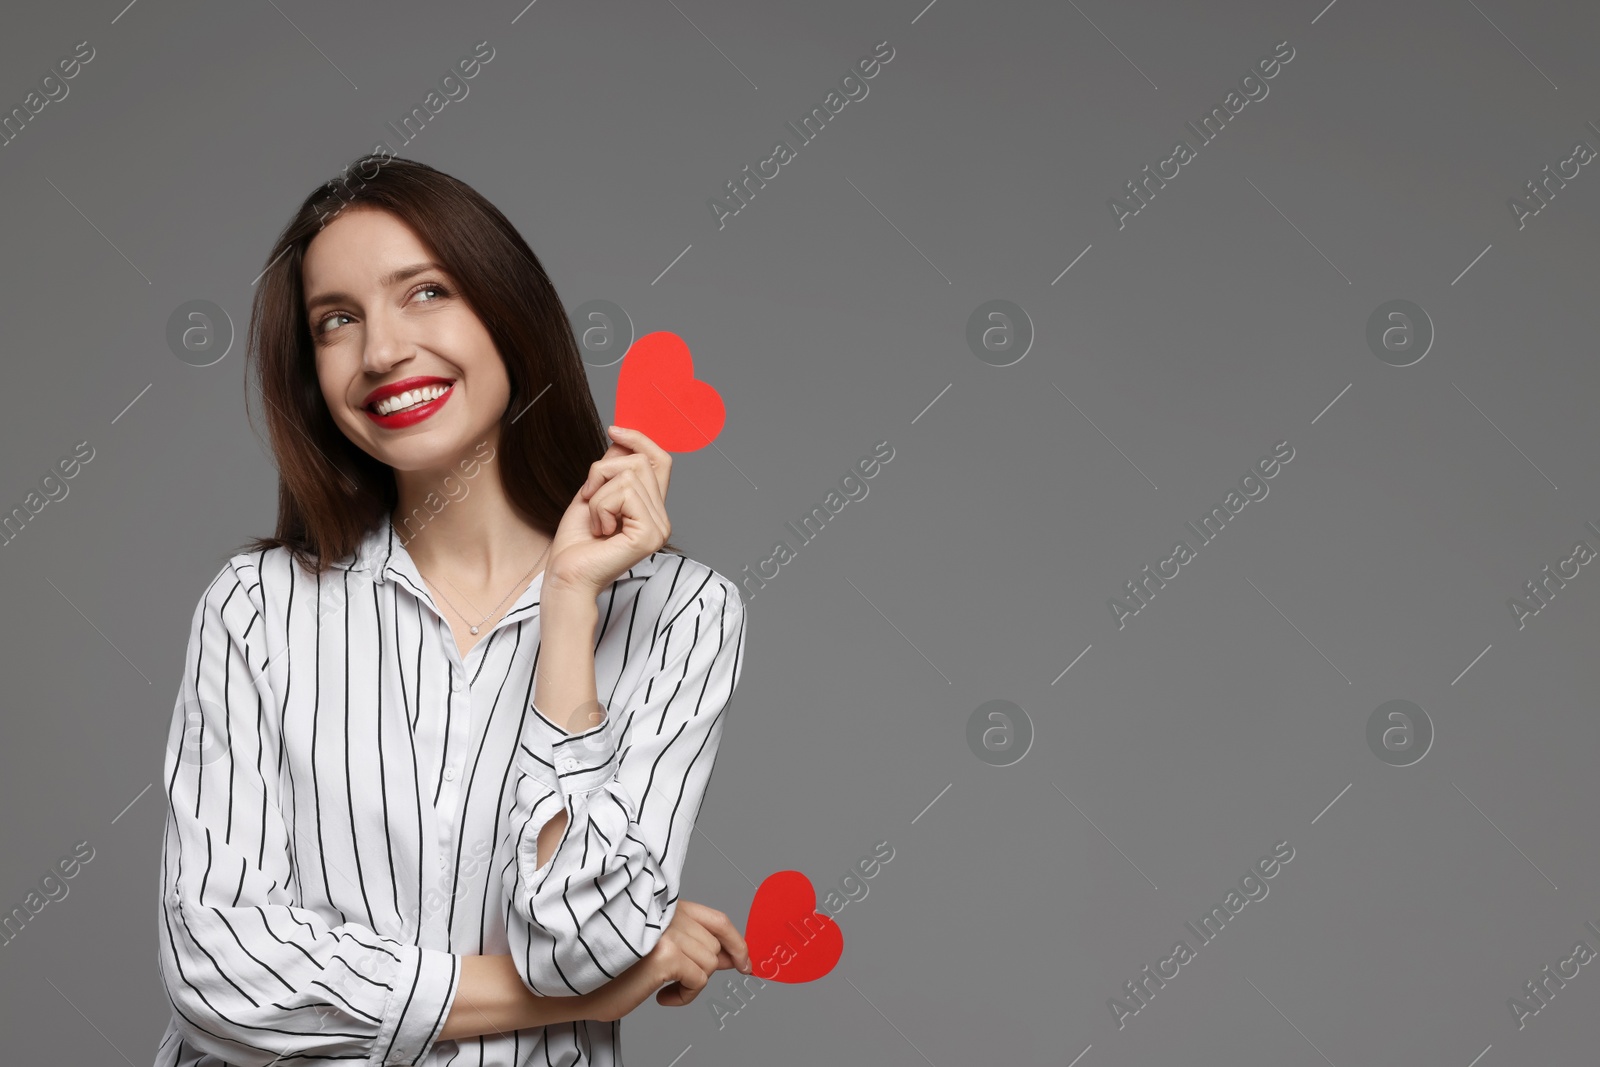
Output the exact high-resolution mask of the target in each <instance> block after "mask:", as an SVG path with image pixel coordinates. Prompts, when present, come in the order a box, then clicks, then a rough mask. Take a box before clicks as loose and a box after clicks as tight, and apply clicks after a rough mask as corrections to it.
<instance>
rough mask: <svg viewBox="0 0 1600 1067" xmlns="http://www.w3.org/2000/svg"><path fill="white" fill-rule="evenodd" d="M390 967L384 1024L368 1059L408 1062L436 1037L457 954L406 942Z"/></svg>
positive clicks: (457, 974) (456, 971)
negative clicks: (397, 961)
mask: <svg viewBox="0 0 1600 1067" xmlns="http://www.w3.org/2000/svg"><path fill="white" fill-rule="evenodd" d="M399 955H400V965H399V966H398V967H397V968H395V983H394V992H393V993H391V994H390V995H389V1006H388V1010H387V1011H385V1012H384V1025H383V1028H382V1029H381V1030H379V1032H378V1037H377V1040H376V1041H374V1042H373V1050H374V1052H378V1050H383V1051H382V1052H381V1054H380V1055H379V1056H375V1057H374V1058H373V1059H372V1060H371V1061H370V1062H371V1063H372V1064H374V1065H378V1067H388V1065H391V1064H413V1063H416V1062H418V1061H419V1060H421V1058H422V1056H423V1054H424V1053H426V1052H427V1051H428V1050H429V1049H431V1048H432V1047H433V1045H434V1042H435V1041H437V1040H438V1036H439V1031H440V1030H442V1029H444V1021H445V1018H446V1016H448V1015H449V1014H450V1005H451V1003H452V1002H454V1000H455V995H456V987H457V984H458V983H459V981H460V979H461V960H460V957H458V956H457V955H455V954H454V953H452V952H445V951H443V950H441V949H436V948H422V947H420V946H417V945H405V946H403V947H402V948H401V949H400V952H399Z"/></svg>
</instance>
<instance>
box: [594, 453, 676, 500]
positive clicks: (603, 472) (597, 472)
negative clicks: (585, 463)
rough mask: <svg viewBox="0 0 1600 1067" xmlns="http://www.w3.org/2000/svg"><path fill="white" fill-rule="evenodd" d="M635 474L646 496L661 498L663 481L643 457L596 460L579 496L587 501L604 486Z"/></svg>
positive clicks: (613, 457) (629, 456) (616, 457)
mask: <svg viewBox="0 0 1600 1067" xmlns="http://www.w3.org/2000/svg"><path fill="white" fill-rule="evenodd" d="M630 473H631V474H634V475H635V476H637V477H638V479H639V484H640V485H641V486H642V487H643V488H644V490H645V492H646V494H647V495H648V494H653V495H655V496H657V497H660V496H661V481H660V479H659V478H658V477H656V475H655V472H654V470H653V469H652V468H651V466H650V460H649V459H648V458H646V457H644V456H641V455H626V456H612V457H611V458H609V459H606V458H602V459H598V460H596V461H595V462H594V463H593V464H591V465H590V467H589V476H588V477H587V478H586V479H585V480H584V483H583V485H581V486H580V487H579V488H578V496H579V497H581V498H582V499H584V500H587V499H588V498H589V497H590V496H592V495H593V494H594V493H595V492H596V491H597V490H598V489H599V488H600V487H601V486H602V485H604V484H606V483H607V482H608V481H613V480H615V479H617V478H621V477H623V476H625V475H628V474H630Z"/></svg>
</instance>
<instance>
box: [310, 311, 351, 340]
mask: <svg viewBox="0 0 1600 1067" xmlns="http://www.w3.org/2000/svg"><path fill="white" fill-rule="evenodd" d="M349 317H350V316H349V315H346V314H345V313H344V312H342V311H330V312H328V313H327V314H326V315H324V316H322V318H321V319H320V320H319V321H318V322H317V323H316V324H315V325H314V326H313V327H312V332H313V333H317V334H323V333H327V332H328V331H327V330H326V329H324V326H325V325H326V323H327V322H328V320H329V319H339V318H343V319H348V318H349Z"/></svg>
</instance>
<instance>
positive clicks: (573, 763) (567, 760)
mask: <svg viewBox="0 0 1600 1067" xmlns="http://www.w3.org/2000/svg"><path fill="white" fill-rule="evenodd" d="M556 766H557V767H559V768H560V769H561V770H563V771H575V770H577V769H578V768H579V767H580V766H581V764H579V763H578V761H577V760H575V759H573V758H572V757H570V756H566V757H563V758H562V759H560V760H558V761H556Z"/></svg>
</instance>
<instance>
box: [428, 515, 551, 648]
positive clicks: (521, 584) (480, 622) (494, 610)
mask: <svg viewBox="0 0 1600 1067" xmlns="http://www.w3.org/2000/svg"><path fill="white" fill-rule="evenodd" d="M554 543H555V539H554V538H552V539H551V541H550V544H554ZM549 551H550V545H549V544H547V545H545V546H544V551H543V552H541V553H539V558H538V559H536V560H534V561H533V566H532V567H529V568H528V573H527V574H524V575H523V576H522V577H521V578H518V579H517V583H516V584H515V585H513V586H512V587H511V591H510V592H508V593H506V595H505V596H503V597H501V598H500V602H499V603H498V604H496V605H495V606H494V607H493V608H491V609H490V610H489V614H487V615H485V616H484V617H483V618H481V619H479V620H478V621H477V622H473V621H472V620H471V619H469V618H467V617H466V615H465V614H463V613H462V611H461V609H460V608H458V607H456V605H455V601H453V600H451V599H450V598H449V597H447V596H445V595H444V590H443V589H440V588H439V587H438V586H436V585H434V583H433V582H432V581H431V580H429V579H428V578H427V577H426V576H424V578H423V580H424V581H426V582H428V584H429V585H430V586H433V591H434V592H435V593H438V594H439V596H440V597H442V598H443V599H444V602H445V603H446V604H449V605H450V609H451V610H452V611H454V612H455V613H456V614H457V615H460V616H461V621H462V622H464V623H466V624H467V627H468V629H470V630H471V631H472V632H473V633H477V632H478V627H480V626H482V625H483V624H484V623H486V622H488V621H489V619H490V618H492V617H493V616H494V615H495V614H496V613H497V612H498V611H499V610H500V605H501V604H504V603H505V602H506V601H507V600H509V599H511V594H512V593H515V592H516V591H517V590H519V589H522V588H524V583H526V582H527V580H528V579H529V578H531V577H533V572H534V571H536V570H538V569H539V564H541V563H543V562H544V557H545V555H546V554H547V553H548V552H549Z"/></svg>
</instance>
